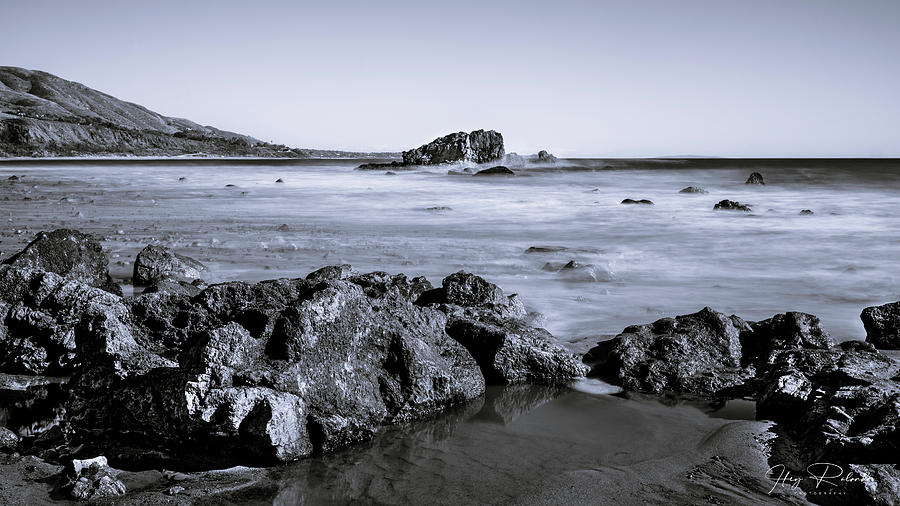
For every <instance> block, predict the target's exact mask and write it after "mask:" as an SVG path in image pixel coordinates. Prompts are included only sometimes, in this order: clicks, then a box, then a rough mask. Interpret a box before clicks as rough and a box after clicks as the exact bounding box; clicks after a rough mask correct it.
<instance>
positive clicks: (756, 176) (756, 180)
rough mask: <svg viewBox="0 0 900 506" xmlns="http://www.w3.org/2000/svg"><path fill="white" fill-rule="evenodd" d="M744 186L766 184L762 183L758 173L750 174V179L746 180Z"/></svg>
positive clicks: (760, 175) (761, 177)
mask: <svg viewBox="0 0 900 506" xmlns="http://www.w3.org/2000/svg"><path fill="white" fill-rule="evenodd" d="M746 184H766V183H765V181H763V176H762V174H760V173H759V172H754V173H752V174H750V177H748V178H747V181H746Z"/></svg>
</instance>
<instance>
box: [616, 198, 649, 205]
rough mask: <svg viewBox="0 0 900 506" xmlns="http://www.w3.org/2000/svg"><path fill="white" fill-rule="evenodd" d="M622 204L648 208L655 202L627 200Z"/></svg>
mask: <svg viewBox="0 0 900 506" xmlns="http://www.w3.org/2000/svg"><path fill="white" fill-rule="evenodd" d="M622 204H641V205H646V206H652V205H653V201H652V200H647V199H641V200H634V199H625V200H623V201H622Z"/></svg>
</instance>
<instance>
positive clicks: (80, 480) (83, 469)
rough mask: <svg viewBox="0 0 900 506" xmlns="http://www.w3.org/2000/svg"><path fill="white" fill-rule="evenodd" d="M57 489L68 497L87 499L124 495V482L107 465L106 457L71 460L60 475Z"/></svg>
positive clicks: (77, 499)
mask: <svg viewBox="0 0 900 506" xmlns="http://www.w3.org/2000/svg"><path fill="white" fill-rule="evenodd" d="M58 488H59V490H60V491H61V492H62V493H64V494H65V495H66V496H67V497H68V498H69V499H73V500H76V501H87V500H96V499H103V498H108V497H119V496H122V495H125V491H126V489H125V484H124V483H122V482H121V481H119V480H118V479H117V477H116V474H115V473H114V472H113V470H112V469H111V468H110V467H109V465H108V464H107V461H106V457H102V456H101V457H94V458H92V459H86V460H72V461H70V462H69V463H68V464H66V466H65V468H64V469H63V472H62V474H61V475H60V482H59V486H58Z"/></svg>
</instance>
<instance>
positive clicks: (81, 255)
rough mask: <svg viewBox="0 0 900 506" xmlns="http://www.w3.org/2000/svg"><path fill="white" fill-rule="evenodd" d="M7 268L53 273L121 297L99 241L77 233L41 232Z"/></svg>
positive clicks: (71, 231)
mask: <svg viewBox="0 0 900 506" xmlns="http://www.w3.org/2000/svg"><path fill="white" fill-rule="evenodd" d="M3 263H4V264H6V265H12V266H14V267H21V268H26V269H34V270H37V271H47V272H54V273H56V274H59V275H60V276H63V277H65V278H67V279H72V280H76V281H80V282H82V283H84V284H86V285H89V286H93V287H96V288H102V289H104V290H107V291H109V292H112V293H115V294H118V295H121V293H122V289H121V287H119V286H118V285H117V284H116V283H115V282H114V281H113V279H112V277H110V275H109V260H108V259H107V257H106V254H105V253H104V252H103V247H102V246H101V245H100V243H99V242H98V241H97V239H96V238H95V237H93V236H91V235H89V234H83V233H81V232H79V231H77V230H69V229H64V228H61V229H57V230H54V231H52V232H40V233H38V234H37V236H35V238H34V240H33V241H31V242H30V243H29V244H28V246H26V247H25V249H23V250H22V251H20V252H19V253H16V254H15V255H13V256H11V257H9V258H7V259H6V260H4V261H3Z"/></svg>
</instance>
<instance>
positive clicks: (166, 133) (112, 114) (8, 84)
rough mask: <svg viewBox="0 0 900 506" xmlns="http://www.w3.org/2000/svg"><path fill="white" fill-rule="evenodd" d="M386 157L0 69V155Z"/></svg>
mask: <svg viewBox="0 0 900 506" xmlns="http://www.w3.org/2000/svg"><path fill="white" fill-rule="evenodd" d="M88 155H98V156H103V155H105V156H115V155H121V156H131V155H134V156H179V155H212V156H261V157H291V158H330V157H393V156H396V154H395V153H350V152H342V151H332V150H315V149H298V148H289V147H287V146H284V145H276V144H270V143H267V142H263V141H260V140H258V139H254V138H253V137H250V136H247V135H241V134H237V133H233V132H227V131H224V130H219V129H218V128H214V127H211V126H203V125H200V124H198V123H194V122H193V121H190V120H187V119H182V118H172V117H168V116H163V115H162V114H159V113H156V112H153V111H151V110H149V109H147V108H146V107H142V106H140V105H137V104H133V103H131V102H125V101H123V100H119V99H117V98H115V97H113V96H110V95H107V94H106V93H102V92H100V91H97V90H94V89H92V88H88V87H87V86H85V85H83V84H80V83H76V82H73V81H67V80H65V79H62V78H60V77H57V76H54V75H52V74H48V73H46V72H41V71H37V70H27V69H23V68H18V67H0V157H10V156H35V157H50V156H88Z"/></svg>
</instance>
